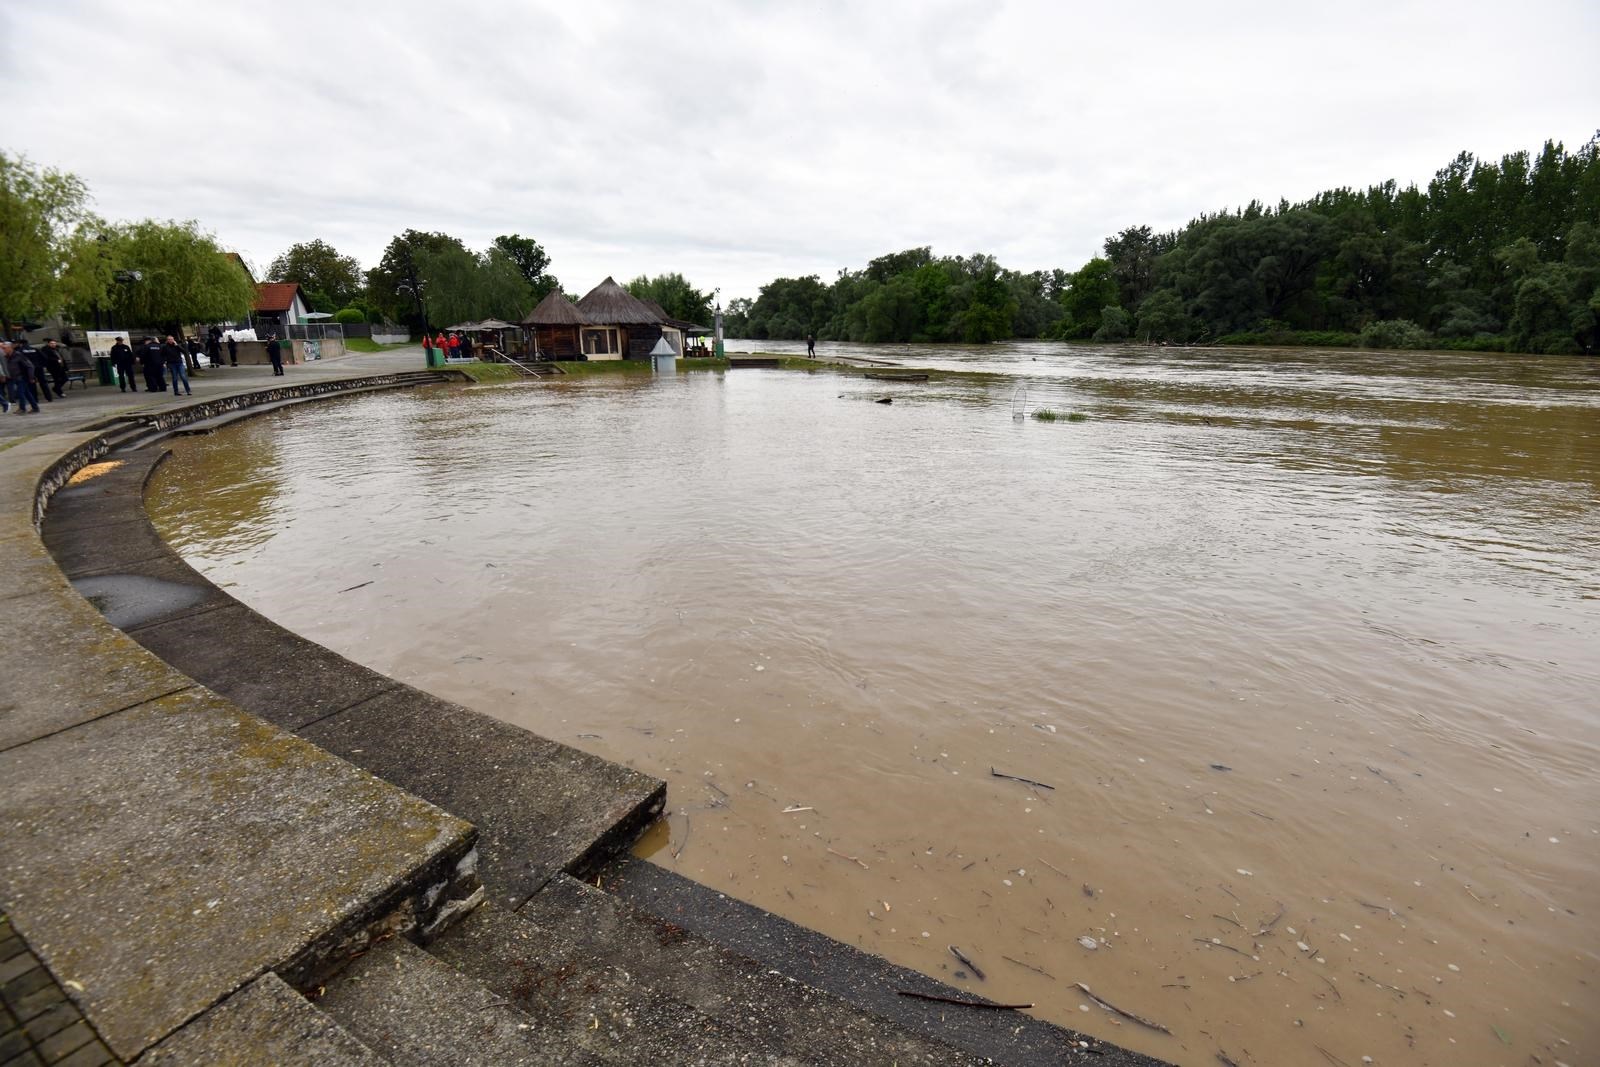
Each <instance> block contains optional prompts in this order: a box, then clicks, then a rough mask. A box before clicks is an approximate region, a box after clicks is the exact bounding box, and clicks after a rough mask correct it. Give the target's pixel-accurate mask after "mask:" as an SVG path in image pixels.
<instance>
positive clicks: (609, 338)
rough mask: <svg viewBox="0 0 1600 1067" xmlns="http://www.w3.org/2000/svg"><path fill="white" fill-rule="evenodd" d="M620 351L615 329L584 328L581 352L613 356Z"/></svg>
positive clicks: (588, 354)
mask: <svg viewBox="0 0 1600 1067" xmlns="http://www.w3.org/2000/svg"><path fill="white" fill-rule="evenodd" d="M621 351H622V345H621V343H620V342H619V340H618V337H617V331H616V330H614V329H609V330H584V331H583V354H584V355H586V356H614V355H616V354H617V353H618V352H621Z"/></svg>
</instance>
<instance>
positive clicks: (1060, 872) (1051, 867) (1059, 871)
mask: <svg viewBox="0 0 1600 1067" xmlns="http://www.w3.org/2000/svg"><path fill="white" fill-rule="evenodd" d="M1039 862H1040V863H1042V864H1044V865H1045V866H1046V867H1049V868H1050V869H1051V870H1052V871H1055V872H1056V873H1057V874H1059V875H1060V876H1061V877H1063V878H1065V877H1067V872H1066V871H1063V870H1062V869H1061V868H1060V867H1057V866H1056V865H1055V864H1053V863H1051V862H1050V861H1049V860H1040V861H1039Z"/></svg>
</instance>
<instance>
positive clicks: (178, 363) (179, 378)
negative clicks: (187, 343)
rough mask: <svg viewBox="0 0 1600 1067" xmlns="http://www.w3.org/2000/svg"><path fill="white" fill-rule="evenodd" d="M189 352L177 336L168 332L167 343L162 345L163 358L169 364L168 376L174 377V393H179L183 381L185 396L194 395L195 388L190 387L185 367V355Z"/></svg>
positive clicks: (175, 394) (174, 394)
mask: <svg viewBox="0 0 1600 1067" xmlns="http://www.w3.org/2000/svg"><path fill="white" fill-rule="evenodd" d="M187 355H188V353H187V352H185V351H184V349H183V346H182V345H180V344H179V343H178V340H177V338H175V337H173V336H172V335H171V334H170V333H169V334H167V343H166V344H164V345H162V346H161V358H162V360H163V361H165V362H166V364H167V377H169V378H171V379H172V395H173V396H174V397H176V396H177V395H178V383H179V382H182V383H183V392H184V395H185V396H194V390H193V389H191V388H189V375H188V374H187V373H186V372H185V370H184V367H183V360H184V357H185V356H187Z"/></svg>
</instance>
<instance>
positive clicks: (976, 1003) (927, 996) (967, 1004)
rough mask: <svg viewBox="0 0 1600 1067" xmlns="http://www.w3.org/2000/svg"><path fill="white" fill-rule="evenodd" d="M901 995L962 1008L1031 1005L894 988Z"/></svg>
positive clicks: (1016, 1008)
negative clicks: (956, 1005) (992, 1001)
mask: <svg viewBox="0 0 1600 1067" xmlns="http://www.w3.org/2000/svg"><path fill="white" fill-rule="evenodd" d="M895 992H896V993H898V994H900V995H901V996H902V997H915V998H916V999H917V1000H932V1001H935V1002H937V1003H939V1004H959V1005H960V1006H961V1007H963V1008H990V1009H992V1010H995V1011H1025V1010H1027V1009H1028V1008H1031V1007H1033V1005H1032V1004H991V1003H989V1002H988V1001H987V1000H957V999H956V998H955V997H937V996H934V995H933V994H932V993H914V992H912V991H911V990H909V989H896V990H895Z"/></svg>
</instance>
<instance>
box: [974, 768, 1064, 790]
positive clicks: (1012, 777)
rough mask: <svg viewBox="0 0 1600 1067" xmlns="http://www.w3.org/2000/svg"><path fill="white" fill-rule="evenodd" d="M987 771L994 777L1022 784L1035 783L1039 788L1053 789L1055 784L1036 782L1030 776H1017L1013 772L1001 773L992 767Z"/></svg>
mask: <svg viewBox="0 0 1600 1067" xmlns="http://www.w3.org/2000/svg"><path fill="white" fill-rule="evenodd" d="M989 773H990V774H991V775H993V776H994V777H996V778H1004V779H1006V781H1008V782H1021V783H1022V784H1023V785H1036V786H1038V787H1039V788H1040V789H1054V788H1055V786H1053V785H1046V784H1045V783H1043V782H1036V781H1034V780H1033V779H1032V778H1019V777H1018V776H1016V775H1014V774H1005V773H1003V772H1001V771H997V770H995V769H994V768H993V767H990V768H989Z"/></svg>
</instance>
